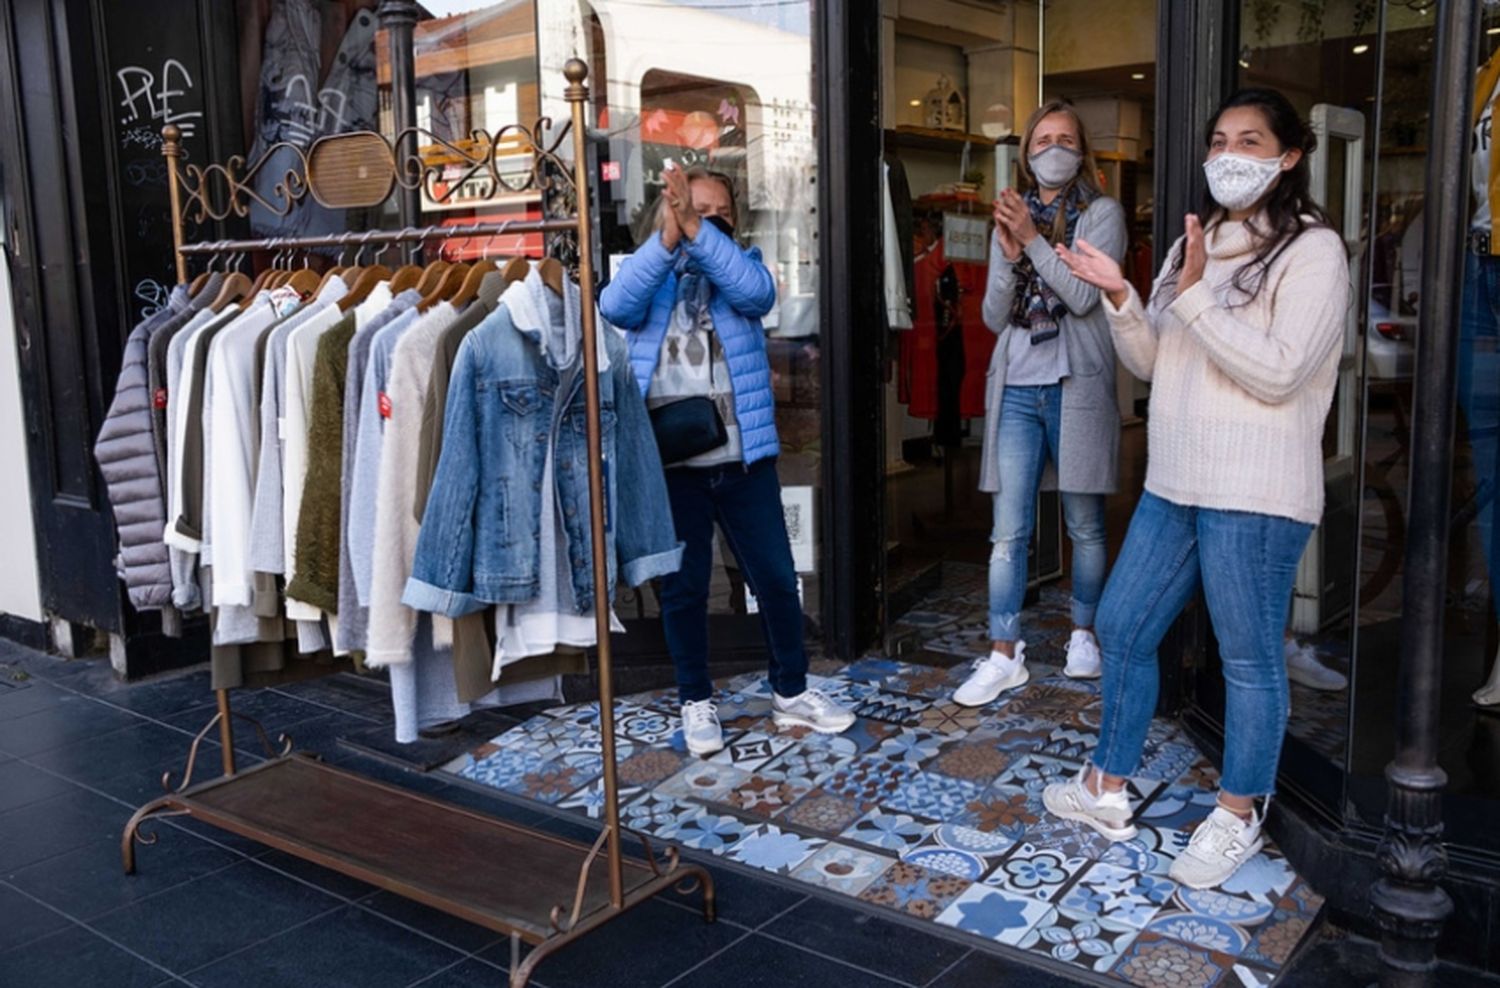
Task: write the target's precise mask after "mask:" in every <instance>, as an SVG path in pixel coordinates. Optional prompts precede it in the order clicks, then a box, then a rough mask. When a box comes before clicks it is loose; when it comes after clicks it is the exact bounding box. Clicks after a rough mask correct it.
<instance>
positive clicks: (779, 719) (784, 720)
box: [771, 712, 854, 734]
mask: <svg viewBox="0 0 1500 988" xmlns="http://www.w3.org/2000/svg"><path fill="white" fill-rule="evenodd" d="M771 722H772V723H773V724H775V725H776V729H777V730H780V731H784V730H786V729H787V728H789V727H805V728H807V729H808V730H809V731H812V732H814V733H816V734H843V733H844V732H845V731H847V730H849V728H851V727H853V726H854V721H850V722H849V723H847V724H845V725H844V726H843V727H819V726H818V725H817V724H815V723H813V722H812V721H810V720H808V719H807V718H805V717H798V716H796V715H794V714H778V713H775V712H773V713H772V714H771Z"/></svg>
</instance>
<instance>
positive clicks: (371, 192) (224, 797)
mask: <svg viewBox="0 0 1500 988" xmlns="http://www.w3.org/2000/svg"><path fill="white" fill-rule="evenodd" d="M564 75H565V76H566V78H567V80H568V87H567V91H566V98H567V101H568V103H569V104H570V108H571V111H572V119H571V121H570V122H569V123H567V124H564V126H563V128H562V129H561V133H559V134H558V136H557V138H556V140H554V141H553V142H552V144H551V145H550V146H548V145H546V144H545V143H544V141H543V140H542V137H543V131H544V129H546V128H548V127H550V126H551V121H550V120H547V119H546V118H543V119H542V120H539V121H537V123H536V125H535V127H534V128H531V129H527V128H525V127H522V126H519V125H510V126H507V127H504V128H502V129H501V130H499V131H497V132H495V133H494V134H485V133H483V132H475V134H474V135H472V137H471V140H470V141H468V142H466V144H467V146H466V147H465V148H460V147H457V146H455V145H454V144H453V143H451V142H449V141H446V140H444V139H442V138H440V137H438V136H437V135H434V134H432V133H431V132H429V131H425V130H418V129H417V128H407V129H406V130H403V131H402V132H401V133H399V134H397V135H396V137H395V139H394V140H390V141H388V140H387V139H386V138H385V137H383V136H382V135H380V134H376V133H372V132H358V133H351V134H341V135H337V136H332V137H325V138H322V139H320V140H318V141H316V142H315V143H314V144H313V145H312V146H311V147H309V148H308V149H307V150H306V151H303V150H302V149H300V148H297V147H296V146H294V145H290V144H279V145H275V146H273V147H271V148H269V149H267V151H266V152H265V154H264V155H262V156H261V157H260V158H259V159H258V160H257V161H256V162H254V163H252V164H250V165H249V166H248V167H246V163H245V160H244V158H243V157H240V156H236V157H233V158H230V159H229V160H228V161H227V162H224V163H222V164H211V165H207V166H202V167H200V166H197V165H187V166H186V167H185V168H184V167H183V166H182V165H181V163H180V162H181V154H182V151H181V143H180V137H181V135H180V134H179V132H178V130H177V128H175V127H173V126H170V125H169V126H167V127H165V128H163V131H162V134H163V137H164V142H163V145H162V154H163V156H164V157H165V158H166V160H167V181H168V192H169V195H170V201H171V210H172V238H173V246H174V249H175V256H176V265H177V280H178V281H179V283H183V282H186V281H187V258H188V256H190V255H219V254H230V253H240V254H243V253H248V252H249V251H252V250H283V249H299V248H300V249H307V248H314V247H330V246H364V245H367V244H397V243H401V244H417V245H420V244H423V243H426V242H428V241H430V240H433V239H436V238H438V237H449V236H454V237H479V236H496V235H500V234H503V233H523V232H525V233H538V232H540V233H562V234H572V235H575V236H576V237H577V268H578V279H579V282H580V284H581V285H582V286H583V290H584V295H585V304H584V306H583V313H582V321H583V359H584V376H585V386H584V395H585V401H586V413H587V419H588V426H587V438H588V456H589V499H590V523H591V528H592V532H591V535H592V540H593V556H594V572H593V579H594V596H595V600H596V601H599V602H601V603H602V602H606V601H608V599H609V595H608V575H607V566H608V560H607V558H606V556H605V552H606V540H605V520H604V503H605V502H604V490H603V467H602V454H601V445H600V424H599V423H600V410H599V367H598V351H597V349H596V340H597V333H598V327H597V326H596V325H595V319H594V306H593V305H592V304H590V302H591V299H592V294H593V291H592V289H593V284H594V271H593V244H592V231H591V230H590V224H589V220H588V203H589V181H588V156H587V146H586V140H585V137H586V130H585V120H584V113H585V107H586V104H587V100H588V87H587V86H586V85H585V79H587V77H588V66H587V65H586V64H585V63H584V62H583V61H581V60H579V59H572V60H570V61H569V62H568V64H567V66H566V68H565V69H564ZM569 131H571V135H572V151H573V153H572V161H571V164H569V163H568V162H566V161H565V160H563V158H562V157H561V156H560V155H559V154H558V153H557V151H558V148H559V147H560V146H561V144H562V141H563V140H564V138H565V137H566V136H567V134H568V132H569ZM419 135H420V136H422V137H424V138H425V139H427V140H429V141H431V142H433V143H436V144H440V145H442V146H443V148H444V150H445V151H446V152H448V153H450V154H452V155H457V156H459V157H461V158H462V159H463V160H464V162H465V164H464V165H463V166H462V167H463V169H464V175H463V177H462V179H461V180H460V181H458V182H453V183H451V186H450V188H457V187H458V186H459V185H461V184H463V182H465V181H468V180H470V179H474V178H480V179H487V180H488V181H489V182H490V183H491V186H490V187H491V188H492V189H494V190H496V191H497V192H498V191H501V190H504V191H509V192H516V191H523V190H529V189H535V190H537V191H540V192H542V194H543V195H542V198H543V202H544V204H545V203H546V202H547V201H548V199H549V196H550V197H551V198H552V200H553V201H554V202H557V201H561V202H562V203H564V204H565V205H566V207H567V208H566V212H567V215H566V216H562V217H553V218H543V219H540V220H525V221H509V222H505V223H476V224H471V225H469V226H463V227H431V226H429V227H405V228H402V229H398V230H371V231H364V232H355V233H344V234H333V235H327V236H307V237H273V238H266V239H260V240H219V241H213V242H204V243H186V242H185V238H184V230H183V227H184V222H185V220H189V219H190V220H192V221H193V222H195V223H199V224H202V223H204V222H206V221H208V220H223V219H226V218H229V217H231V216H233V217H245V216H247V215H248V214H249V211H250V208H251V206H252V204H254V205H256V206H259V207H260V208H262V209H265V210H269V211H270V212H271V213H273V214H275V215H277V216H286V215H288V214H289V213H290V212H291V211H292V209H293V208H295V207H296V205H297V204H298V203H300V202H301V201H303V200H304V199H305V198H306V197H307V196H309V195H311V196H312V197H313V198H314V199H315V200H316V201H318V202H319V203H321V204H323V205H324V206H327V207H330V208H368V207H376V206H381V205H383V204H384V203H385V202H386V201H387V200H388V199H389V198H390V197H391V195H392V193H393V192H396V191H397V190H398V189H399V190H401V194H402V195H404V196H406V197H408V198H409V197H410V195H411V194H412V193H415V192H416V191H418V190H420V189H425V190H426V191H427V193H428V195H429V197H431V198H433V199H434V200H437V201H442V200H443V199H444V198H445V194H442V193H441V189H440V188H439V186H438V185H437V182H436V179H437V178H438V174H437V170H436V169H435V168H433V167H430V166H428V165H426V164H424V163H423V161H422V159H421V158H420V156H419V155H418V154H417V153H416V151H415V145H416V139H417V137H418V136H419ZM518 138H519V139H520V143H521V144H522V145H523V146H525V147H529V149H530V150H529V152H528V153H529V154H530V157H531V166H532V167H531V170H530V172H529V173H527V174H526V176H525V179H524V181H522V182H520V184H519V185H518V184H517V180H516V177H515V176H516V172H515V171H514V169H513V168H509V167H508V168H507V170H506V172H505V173H504V175H502V173H501V171H500V168H499V163H498V162H499V159H500V158H501V157H502V156H503V157H504V158H505V160H506V163H507V165H510V166H513V165H514V163H515V151H514V148H515V147H516V145H517V139H518ZM502 140H504V141H505V142H506V150H505V151H504V152H503V154H502V151H501V144H502ZM286 148H290V149H291V150H292V151H294V152H295V154H296V159H297V167H294V168H292V169H290V170H288V171H287V172H286V174H285V175H284V176H283V177H281V178H280V179H279V180H278V181H277V182H276V183H275V185H274V191H273V192H272V194H271V195H270V197H267V196H265V195H263V194H261V193H259V192H257V191H256V188H255V187H254V181H255V178H256V176H257V175H258V174H259V173H260V172H261V171H262V170H264V169H265V168H266V167H267V164H266V162H267V160H268V159H269V158H270V157H271V156H272V155H273V154H275V153H276V152H277V151H278V150H282V149H286ZM408 149H409V150H408ZM184 197H186V203H184ZM184 206H186V207H187V208H186V209H184ZM595 622H596V628H597V632H598V667H599V719H600V725H599V730H600V747H601V753H602V757H603V776H604V821H605V827H604V830H603V832H602V833H601V834H600V836H599V838H598V839H597V840H596V841H594V843H593V844H592V845H586V844H583V843H580V842H575V841H570V840H565V839H562V838H559V837H554V836H552V835H550V834H545V833H542V832H539V831H536V830H532V829H530V828H527V827H522V826H519V825H517V824H514V823H510V822H507V821H503V820H499V819H496V818H493V817H489V816H485V815H482V814H478V813H473V812H470V811H468V810H465V809H461V808H459V807H456V806H452V805H450V804H446V803H443V802H440V801H438V800H434V799H431V798H429V797H426V796H421V795H418V794H416V793H412V792H410V791H408V790H405V789H402V788H399V787H396V786H389V785H385V784H383V783H380V782H376V781H373V780H371V779H368V778H365V777H363V776H360V775H357V774H355V773H352V772H349V771H346V770H343V769H339V768H335V767H333V766H330V765H327V764H325V763H323V762H321V761H319V760H317V759H315V758H311V757H308V756H306V755H302V754H294V753H293V752H292V750H291V742H290V740H289V739H286V738H283V739H282V742H283V747H282V748H281V750H280V751H276V750H273V749H272V747H271V744H270V741H269V739H268V738H267V737H266V732H265V731H264V729H263V728H262V727H261V725H260V724H258V723H256V722H255V721H253V720H252V719H250V718H248V717H245V716H244V715H243V714H237V713H236V712H235V711H234V710H233V709H232V706H231V704H230V698H229V692H228V690H224V689H220V690H218V691H216V692H217V699H218V712H217V713H216V714H215V715H214V716H213V718H212V719H210V721H209V722H208V723H207V724H206V725H204V727H203V729H202V730H201V731H199V732H198V735H197V736H196V737H195V738H194V739H193V742H192V745H191V747H190V748H189V751H188V758H187V765H186V768H185V771H184V778H183V781H182V782H181V783H180V784H179V785H177V786H176V787H175V788H174V787H173V785H172V777H171V773H166V774H164V775H163V778H162V784H163V787H164V788H166V789H167V790H168V792H167V794H166V795H164V796H162V797H160V798H158V799H155V800H152V801H151V802H149V803H147V804H145V805H144V806H142V807H141V808H140V809H139V810H137V811H136V813H135V815H134V816H132V817H131V819H130V821H129V822H128V823H127V824H126V826H125V831H124V834H123V836H122V839H121V853H122V856H123V859H124V865H125V871H126V873H127V874H130V873H133V872H134V870H135V844H136V842H137V841H139V842H140V843H143V844H151V843H154V842H155V838H154V836H152V835H150V834H143V833H142V832H141V831H140V827H141V825H142V823H143V822H145V821H146V820H147V819H148V818H153V817H164V816H184V815H186V816H192V817H195V818H197V819H200V820H202V821H204V822H206V823H209V824H211V825H213V826H216V827H220V828H222V829H224V830H228V831H231V832H233V833H237V834H239V835H241V836H244V837H248V838H250V839H252V840H255V841H259V842H261V843H264V844H268V845H270V846H272V847H275V848H277V849H279V850H281V851H284V852H286V853H288V854H292V855H294V856H296V857H300V858H304V859H306V860H308V861H312V862H314V863H316V864H319V865H322V866H323V867H326V868H331V869H333V870H335V871H339V872H342V873H344V874H346V875H349V876H351V877H354V878H356V879H359V880H361V881H364V882H368V883H369V884H372V885H376V886H379V887H381V888H384V889H387V890H389V891H391V892H394V893H396V894H398V895H402V896H404V897H406V898H410V899H414V900H416V901H418V902H422V903H425V904H426V905H428V906H432V907H434V908H437V909H440V910H442V911H444V912H448V913H450V914H452V915H454V916H457V917H459V918H461V919H464V920H467V921H468V922H471V923H476V924H478V925H480V926H484V927H487V928H489V929H492V930H495V931H497V932H500V933H503V934H506V935H508V936H509V937H510V939H511V972H510V984H511V986H512V988H521V986H524V985H526V984H527V983H528V982H529V980H530V978H531V975H532V972H533V971H534V970H535V968H536V966H537V965H538V964H539V963H540V962H541V961H542V960H544V959H546V957H548V956H550V955H551V954H552V953H554V952H555V951H557V950H559V949H562V948H563V947H565V946H567V945H568V944H570V943H572V942H573V941H575V940H576V939H578V938H579V937H581V936H583V935H584V934H586V933H587V932H589V931H590V930H592V929H595V928H597V927H598V926H600V925H602V924H603V923H606V922H608V921H609V920H610V919H613V918H614V917H616V916H618V915H620V914H621V913H623V912H624V911H625V910H627V909H630V908H632V907H634V906H637V905H639V904H640V903H642V902H644V901H646V900H647V899H650V898H652V897H654V896H656V895H660V894H661V893H663V892H665V891H667V890H669V889H675V890H676V891H677V892H678V893H680V894H684V895H687V894H692V893H693V892H696V891H697V890H699V889H700V888H701V890H702V892H703V910H704V915H705V918H706V919H708V920H710V921H712V920H713V918H714V914H715V909H714V887H713V880H712V878H711V877H710V876H709V874H708V872H707V871H706V870H705V869H703V868H702V867H700V866H698V865H692V864H685V863H683V862H681V861H680V860H679V859H678V856H677V854H676V852H675V850H672V849H668V851H667V852H666V854H665V855H664V856H663V857H661V858H658V856H657V854H656V853H655V852H654V850H653V848H652V847H651V844H650V842H649V841H648V840H647V839H646V837H645V836H644V835H639V834H637V835H636V836H637V837H639V838H640V840H641V842H642V848H643V850H644V852H645V856H644V859H631V860H628V861H627V860H626V859H625V857H624V854H623V848H622V838H623V836H624V831H623V830H622V828H621V825H620V812H619V783H618V779H617V772H616V762H615V757H616V756H615V733H614V683H613V675H612V665H611V653H610V629H609V609H608V607H607V606H596V607H595ZM236 716H238V717H241V718H242V719H244V720H246V721H248V722H249V723H250V724H251V725H252V726H253V727H254V729H255V731H256V733H257V735H258V736H259V738H260V740H261V743H262V744H263V745H264V746H265V748H266V750H267V754H268V756H269V760H268V761H266V762H264V763H262V764H260V765H256V766H255V767H253V768H250V769H248V770H245V771H243V772H239V771H237V770H236V766H235V758H234V723H233V721H234V718H235V717H236ZM215 726H217V727H218V731H219V742H220V745H221V747H222V751H221V755H222V758H223V774H222V775H221V776H220V777H219V778H216V779H212V780H210V781H207V782H201V783H198V784H196V785H194V784H193V781H192V779H193V769H194V765H195V763H196V761H197V756H198V749H199V746H200V745H201V743H202V742H203V739H204V738H205V737H206V736H207V735H208V734H209V733H210V732H211V731H212V730H213V728H214V727H215ZM601 855H602V856H603V858H604V859H605V863H606V868H605V876H604V878H603V879H602V880H601V876H600V875H599V874H598V873H597V872H596V871H595V869H594V865H595V863H596V862H597V861H598V860H599V859H600V857H601ZM523 942H524V943H529V944H531V945H532V946H533V948H534V949H533V950H532V951H531V952H530V953H529V954H527V955H526V956H525V958H524V959H523V958H522V957H521V944H522V943H523Z"/></svg>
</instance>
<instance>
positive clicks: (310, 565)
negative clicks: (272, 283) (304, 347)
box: [286, 309, 355, 614]
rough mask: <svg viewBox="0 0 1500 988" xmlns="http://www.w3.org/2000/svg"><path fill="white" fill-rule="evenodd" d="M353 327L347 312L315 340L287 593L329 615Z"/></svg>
mask: <svg viewBox="0 0 1500 988" xmlns="http://www.w3.org/2000/svg"><path fill="white" fill-rule="evenodd" d="M354 328H355V327H354V311H353V310H352V309H351V310H350V311H349V312H348V314H346V315H345V316H344V317H343V318H342V319H340V320H339V321H338V322H337V323H336V324H335V325H334V326H333V328H332V329H330V330H328V332H326V333H324V334H323V336H322V338H320V339H319V340H318V356H317V359H316V360H315V362H314V363H313V396H312V419H311V421H310V422H309V423H308V427H307V483H306V485H305V486H304V487H303V488H302V513H301V515H300V516H299V518H298V520H297V535H296V540H297V541H296V543H295V545H296V550H295V551H296V560H297V569H296V576H295V577H294V578H293V579H292V582H291V583H289V584H288V585H287V588H286V592H287V596H289V597H293V598H295V599H297V600H301V601H306V602H307V603H309V604H312V605H313V606H315V607H319V608H321V609H323V610H325V611H327V612H328V613H329V614H335V613H337V612H338V606H339V519H340V515H341V500H342V499H341V491H342V488H341V484H342V480H343V456H344V453H343V449H344V382H345V380H346V379H347V378H348V370H349V341H350V340H351V339H353V338H354Z"/></svg>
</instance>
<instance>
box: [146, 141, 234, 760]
mask: <svg viewBox="0 0 1500 988" xmlns="http://www.w3.org/2000/svg"><path fill="white" fill-rule="evenodd" d="M161 154H162V157H163V158H166V159H167V198H168V202H169V204H170V208H171V210H172V258H173V260H174V261H175V262H176V265H177V283H178V284H179V285H181V284H185V283H186V282H187V255H186V254H184V253H183V245H182V188H181V185H180V184H179V179H178V175H177V159H178V158H180V157H182V131H181V130H179V129H178V128H177V126H176V125H174V124H167V125H166V126H165V127H163V128H162V129H161ZM214 692H215V695H216V697H217V699H218V704H219V744H220V746H221V747H222V749H223V750H222V751H221V752H220V756H221V757H222V759H223V763H224V774H225V775H233V774H234V722H233V718H232V715H231V714H230V710H229V691H228V690H215V691H214Z"/></svg>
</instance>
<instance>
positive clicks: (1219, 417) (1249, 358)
mask: <svg viewBox="0 0 1500 988" xmlns="http://www.w3.org/2000/svg"><path fill="white" fill-rule="evenodd" d="M1207 241H1208V245H1207V246H1208V263H1207V265H1206V266H1205V268H1204V272H1203V279H1202V280H1201V281H1199V282H1198V283H1197V284H1196V285H1194V286H1193V287H1191V288H1189V289H1188V290H1187V291H1185V292H1183V293H1182V294H1181V295H1180V296H1179V295H1176V293H1175V291H1174V290H1173V288H1172V287H1171V286H1168V287H1167V288H1166V289H1165V290H1164V291H1160V292H1158V291H1155V290H1153V293H1152V294H1153V298H1155V299H1156V301H1153V302H1152V304H1151V305H1150V306H1143V305H1142V303H1141V299H1140V297H1139V296H1138V295H1137V294H1136V293H1135V290H1134V289H1131V290H1130V297H1129V298H1128V299H1127V300H1126V302H1125V305H1124V306H1123V307H1122V308H1116V307H1115V306H1114V305H1112V304H1111V303H1110V301H1109V299H1108V298H1107V297H1106V298H1105V299H1104V308H1105V311H1106V313H1107V314H1108V316H1109V325H1110V330H1111V332H1112V333H1113V335H1114V341H1115V352H1116V353H1118V354H1119V357H1120V360H1121V362H1123V363H1124V364H1125V366H1126V367H1128V368H1129V369H1130V370H1131V372H1132V373H1134V374H1135V375H1136V376H1137V377H1139V378H1141V379H1142V380H1144V381H1150V382H1151V406H1150V407H1151V411H1150V427H1149V431H1148V433H1147V435H1148V444H1147V463H1146V489H1147V490H1148V491H1150V492H1151V493H1153V494H1155V495H1157V496H1158V497H1161V498H1165V499H1166V500H1168V501H1171V502H1173V503H1176V504H1182V505H1188V506H1191V507H1200V508H1215V509H1221V510H1228V511H1251V512H1256V513H1259V514H1267V515H1276V516H1278V517H1284V518H1291V519H1294V520H1296V521H1300V522H1305V523H1307V524H1310V525H1316V524H1318V522H1319V521H1320V520H1321V518H1322V516H1323V424H1324V420H1325V419H1326V418H1327V416H1328V408H1329V405H1330V404H1331V403H1332V400H1333V389H1334V385H1335V383H1336V382H1337V379H1338V364H1339V357H1340V354H1341V352H1342V346H1341V344H1342V341H1343V335H1344V317H1345V313H1346V311H1347V309H1348V306H1349V261H1348V255H1347V254H1346V252H1345V250H1344V243H1343V240H1342V238H1340V237H1339V235H1338V234H1337V233H1335V232H1334V231H1333V230H1330V229H1326V228H1322V229H1314V230H1309V231H1307V232H1305V233H1303V234H1302V235H1301V236H1300V237H1298V238H1297V239H1296V240H1295V241H1293V242H1292V244H1291V246H1290V247H1288V248H1287V249H1286V251H1285V252H1283V253H1282V255H1281V256H1280V257H1279V258H1277V260H1276V262H1275V263H1274V264H1273V265H1272V266H1271V269H1270V271H1268V272H1267V273H1266V277H1265V283H1264V285H1263V286H1262V287H1261V290H1260V292H1259V293H1258V294H1257V295H1256V297H1255V298H1254V299H1253V300H1251V301H1249V302H1246V301H1245V299H1244V295H1243V293H1241V292H1239V291H1238V290H1237V289H1235V288H1233V287H1232V285H1231V281H1232V279H1233V278H1234V274H1235V272H1236V271H1237V270H1238V269H1239V268H1240V267H1241V266H1242V265H1244V264H1246V263H1249V261H1250V260H1251V258H1252V257H1253V256H1254V253H1255V250H1254V247H1255V245H1254V242H1253V240H1252V237H1251V235H1250V231H1249V230H1248V229H1247V228H1246V225H1245V224H1244V223H1235V222H1228V221H1226V222H1222V223H1220V224H1218V225H1217V226H1215V227H1214V228H1213V229H1212V230H1210V231H1208V233H1207ZM1182 247H1183V241H1182V240H1181V239H1179V240H1178V241H1177V243H1176V244H1174V245H1173V247H1172V251H1171V253H1170V254H1169V255H1168V260H1167V263H1166V264H1165V265H1164V266H1163V267H1162V274H1161V275H1160V276H1158V279H1157V285H1158V286H1160V285H1161V284H1162V281H1163V280H1166V279H1170V278H1171V277H1172V276H1171V275H1169V274H1168V272H1170V270H1171V268H1172V261H1173V260H1174V259H1175V258H1176V256H1177V254H1178V253H1179V252H1180V251H1181V250H1182Z"/></svg>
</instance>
